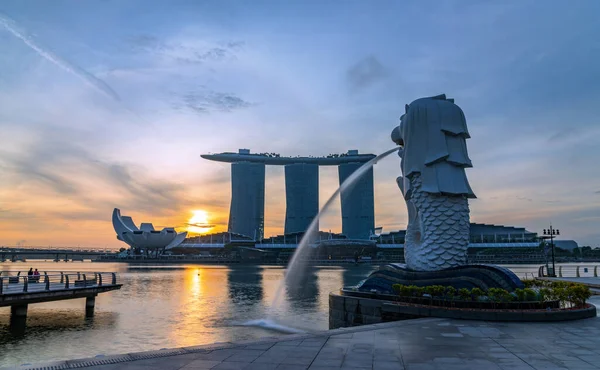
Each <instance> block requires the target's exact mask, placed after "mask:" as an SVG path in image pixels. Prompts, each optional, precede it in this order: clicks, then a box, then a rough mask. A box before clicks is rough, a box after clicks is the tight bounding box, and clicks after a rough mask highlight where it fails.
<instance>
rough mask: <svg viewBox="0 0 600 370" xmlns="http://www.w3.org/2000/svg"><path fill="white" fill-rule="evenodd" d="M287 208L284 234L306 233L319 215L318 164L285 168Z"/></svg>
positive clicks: (297, 164) (290, 165)
mask: <svg viewBox="0 0 600 370" xmlns="http://www.w3.org/2000/svg"><path fill="white" fill-rule="evenodd" d="M285 206H286V208H285V227H284V234H291V233H297V232H302V231H306V229H308V227H309V226H310V223H311V222H312V220H313V219H314V218H315V216H316V215H317V213H319V165H318V164H315V163H294V164H288V165H286V166H285ZM318 229H319V226H318V224H317V230H318Z"/></svg>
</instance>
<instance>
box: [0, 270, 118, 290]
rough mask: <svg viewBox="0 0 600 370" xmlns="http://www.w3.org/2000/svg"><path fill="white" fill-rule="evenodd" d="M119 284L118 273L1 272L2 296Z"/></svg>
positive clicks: (0, 288)
mask: <svg viewBox="0 0 600 370" xmlns="http://www.w3.org/2000/svg"><path fill="white" fill-rule="evenodd" d="M117 284H118V281H117V273H116V272H89V271H86V272H64V271H52V272H49V273H44V274H43V275H42V274H40V275H27V273H25V274H23V273H22V272H21V271H19V272H13V271H9V272H7V271H1V272H0V295H3V294H20V293H33V292H43V291H58V290H74V289H85V288H92V287H102V286H110V285H117Z"/></svg>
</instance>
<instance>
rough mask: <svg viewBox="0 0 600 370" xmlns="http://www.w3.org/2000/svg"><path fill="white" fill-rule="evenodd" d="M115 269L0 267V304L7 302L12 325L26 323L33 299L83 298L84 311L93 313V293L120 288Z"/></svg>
mask: <svg viewBox="0 0 600 370" xmlns="http://www.w3.org/2000/svg"><path fill="white" fill-rule="evenodd" d="M121 286H122V284H119V283H118V281H117V274H116V273H114V272H60V271H52V272H48V273H46V272H45V273H44V274H43V275H36V276H33V275H29V276H27V272H22V271H21V272H6V271H0V307H7V306H10V308H11V318H10V321H11V326H18V327H23V328H24V327H25V321H26V318H27V308H28V306H29V305H30V304H33V303H43V302H51V301H59V300H65V299H76V298H85V314H86V316H87V317H91V316H93V315H94V307H95V303H96V296H97V295H98V294H100V293H105V292H109V291H111V290H117V289H121Z"/></svg>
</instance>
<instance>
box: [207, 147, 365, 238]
mask: <svg viewBox="0 0 600 370" xmlns="http://www.w3.org/2000/svg"><path fill="white" fill-rule="evenodd" d="M201 157H202V158H204V159H208V160H211V161H219V162H227V163H231V208H230V211H229V225H228V231H229V232H232V233H237V234H242V235H246V236H249V237H252V238H254V239H255V240H261V239H262V238H263V237H264V235H263V233H264V220H265V166H266V165H275V166H284V167H285V201H286V211H285V231H284V233H285V234H292V233H297V232H304V231H306V229H307V228H308V226H309V225H310V223H311V221H312V220H313V218H314V217H315V216H316V215H317V213H318V212H319V166H338V174H339V181H340V184H341V183H342V182H344V180H346V179H347V178H348V177H349V176H350V175H351V174H352V173H353V172H354V171H356V170H357V169H358V168H359V167H360V166H362V165H363V164H364V163H365V162H368V161H369V160H371V159H373V158H375V155H373V154H359V153H358V150H349V151H348V153H346V154H332V155H328V156H326V157H281V156H279V154H273V153H260V154H255V153H250V150H248V149H239V151H238V153H229V152H226V153H219V154H203V155H201ZM340 199H341V206H342V234H344V235H345V236H346V237H347V238H348V239H368V238H369V236H370V234H371V232H372V231H373V229H374V227H375V209H374V196H373V168H371V169H370V170H369V171H368V172H367V173H366V174H365V175H364V176H362V177H361V179H360V180H358V182H357V183H356V184H355V186H353V187H352V188H351V189H349V190H348V191H345V192H342V193H341V194H340Z"/></svg>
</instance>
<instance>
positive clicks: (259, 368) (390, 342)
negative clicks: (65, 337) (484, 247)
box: [11, 318, 600, 370]
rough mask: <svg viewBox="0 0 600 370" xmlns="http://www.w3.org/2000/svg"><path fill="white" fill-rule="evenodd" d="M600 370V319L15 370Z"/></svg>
mask: <svg viewBox="0 0 600 370" xmlns="http://www.w3.org/2000/svg"><path fill="white" fill-rule="evenodd" d="M82 367H85V368H89V369H95V370H117V369H127V370H141V369H157V370H158V369H160V370H177V369H182V370H184V369H190V370H193V369H196V370H201V369H230V370H237V369H247V370H272V369H277V370H284V369H288V370H304V369H311V370H333V369H340V368H341V369H374V370H392V369H393V370H401V369H407V370H433V369H442V370H455V369H510V370H522V369H528V370H531V369H577V370H586V369H600V318H594V319H586V320H581V321H574V322H560V323H491V322H481V321H462V320H449V319H435V318H428V319H418V320H407V321H399V322H392V323H384V324H375V325H368V326H362V327H356V328H345V329H337V330H331V331H326V332H320V333H316V334H310V335H293V336H284V337H280V338H270V339H262V340H256V341H251V342H245V343H236V344H221V345H210V346H199V347H187V348H179V349H172V350H162V351H153V352H142V353H132V354H126V355H117V356H106V357H96V358H92V359H84V360H73V361H66V362H57V363H51V364H43V365H37V366H19V367H16V368H11V369H71V368H82Z"/></svg>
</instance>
